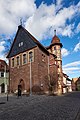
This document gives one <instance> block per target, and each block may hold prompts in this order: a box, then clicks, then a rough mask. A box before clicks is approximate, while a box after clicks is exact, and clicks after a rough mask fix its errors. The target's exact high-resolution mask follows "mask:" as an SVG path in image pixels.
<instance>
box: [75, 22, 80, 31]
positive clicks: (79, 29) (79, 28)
mask: <svg viewBox="0 0 80 120" xmlns="http://www.w3.org/2000/svg"><path fill="white" fill-rule="evenodd" d="M75 32H76V33H79V32H80V23H78V25H77V28H76V30H75Z"/></svg>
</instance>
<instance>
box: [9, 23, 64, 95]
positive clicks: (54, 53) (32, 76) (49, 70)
mask: <svg viewBox="0 0 80 120" xmlns="http://www.w3.org/2000/svg"><path fill="white" fill-rule="evenodd" d="M61 47H62V44H61V43H60V40H59V38H58V37H57V36H56V34H55V35H54V37H53V39H52V41H51V44H50V46H48V47H46V48H45V47H44V46H43V45H42V44H41V43H40V42H39V41H38V40H36V38H34V37H33V36H32V35H31V34H30V33H29V32H28V31H27V30H26V29H25V28H24V27H22V26H21V25H20V26H19V27H18V31H17V33H16V36H15V39H14V41H13V44H12V46H11V49H10V51H9V54H8V56H7V58H8V59H9V69H10V74H9V78H10V81H9V82H10V91H11V92H17V90H18V86H20V87H21V90H22V92H30V93H32V92H45V93H46V92H48V91H49V86H48V85H47V84H46V83H47V82H46V79H48V80H49V75H53V76H55V80H56V85H55V86H56V89H55V92H56V93H59V94H61V93H62V78H63V77H62V59H61Z"/></svg>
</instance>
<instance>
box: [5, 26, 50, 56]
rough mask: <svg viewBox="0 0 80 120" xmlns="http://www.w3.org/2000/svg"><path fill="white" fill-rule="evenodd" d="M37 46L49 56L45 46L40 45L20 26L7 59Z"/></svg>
mask: <svg viewBox="0 0 80 120" xmlns="http://www.w3.org/2000/svg"><path fill="white" fill-rule="evenodd" d="M21 43H22V45H21ZM36 46H38V47H39V48H40V49H41V50H43V51H44V52H45V53H46V54H48V55H49V52H48V51H47V50H46V48H44V46H42V44H40V42H39V41H38V40H36V38H34V37H33V36H32V35H31V34H30V33H29V32H28V31H27V30H26V29H25V28H24V27H22V26H21V25H20V26H18V31H17V33H16V36H15V39H14V41H13V44H12V46H11V49H10V51H9V53H8V55H7V58H11V57H13V56H15V55H17V54H19V53H22V52H25V51H27V50H29V49H31V48H34V47H36Z"/></svg>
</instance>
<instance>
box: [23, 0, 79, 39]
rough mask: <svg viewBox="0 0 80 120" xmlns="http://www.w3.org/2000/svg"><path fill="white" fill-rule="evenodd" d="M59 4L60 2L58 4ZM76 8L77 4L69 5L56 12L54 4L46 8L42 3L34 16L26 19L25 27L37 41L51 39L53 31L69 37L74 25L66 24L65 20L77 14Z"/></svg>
mask: <svg viewBox="0 0 80 120" xmlns="http://www.w3.org/2000/svg"><path fill="white" fill-rule="evenodd" d="M61 2H62V0H60V2H59V3H58V4H61ZM78 7H79V4H78V5H71V6H69V7H67V8H65V7H63V9H60V10H59V11H58V12H57V10H56V7H55V4H51V5H49V6H47V5H46V4H43V3H42V4H41V5H40V6H39V8H38V9H36V11H35V12H34V14H33V15H32V16H31V17H30V18H29V19H27V21H26V23H25V27H26V29H27V30H29V31H30V32H31V33H32V34H33V35H34V36H35V37H36V38H37V39H39V40H42V39H45V37H47V38H49V37H52V36H53V31H54V29H57V34H62V35H63V36H69V37H71V35H73V29H74V24H67V20H69V21H70V20H72V19H73V18H74V16H75V15H76V13H77V14H78V13H79V11H78ZM56 12H57V14H56Z"/></svg>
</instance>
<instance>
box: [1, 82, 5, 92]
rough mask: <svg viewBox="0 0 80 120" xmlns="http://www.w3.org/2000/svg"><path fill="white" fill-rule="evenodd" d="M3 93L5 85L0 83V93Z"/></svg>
mask: <svg viewBox="0 0 80 120" xmlns="http://www.w3.org/2000/svg"><path fill="white" fill-rule="evenodd" d="M4 92H5V84H4V83H2V84H1V93H4Z"/></svg>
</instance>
